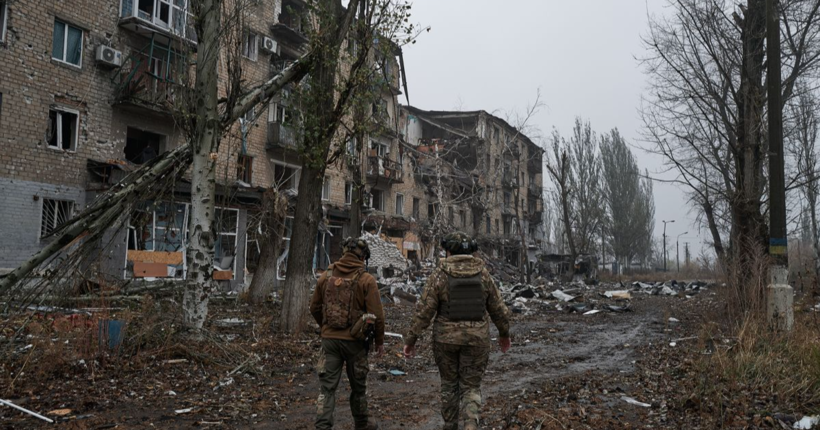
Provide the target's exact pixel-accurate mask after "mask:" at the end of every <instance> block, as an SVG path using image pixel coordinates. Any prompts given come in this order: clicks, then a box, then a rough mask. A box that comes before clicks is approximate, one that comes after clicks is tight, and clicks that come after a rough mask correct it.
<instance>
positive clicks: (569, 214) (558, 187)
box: [546, 129, 578, 261]
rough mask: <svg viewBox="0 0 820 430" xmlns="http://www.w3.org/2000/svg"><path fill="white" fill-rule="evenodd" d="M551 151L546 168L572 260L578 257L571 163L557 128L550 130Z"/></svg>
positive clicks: (563, 236) (563, 237) (564, 239)
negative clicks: (574, 230)
mask: <svg viewBox="0 0 820 430" xmlns="http://www.w3.org/2000/svg"><path fill="white" fill-rule="evenodd" d="M551 143H552V146H551V148H550V149H551V151H547V160H546V168H547V172H549V174H550V179H551V180H552V183H553V185H554V186H555V194H554V197H555V200H556V201H557V204H558V206H559V207H560V208H561V216H560V218H561V227H562V229H561V230H563V234H562V235H561V238H562V242H564V243H566V244H567V246H568V247H569V253H570V255H571V256H572V259H573V261H574V260H575V259H576V258H577V257H578V251H577V248H576V245H575V235H574V234H573V230H572V220H573V218H574V217H575V211H576V208H575V205H574V200H573V199H572V196H571V195H572V186H573V176H572V173H573V172H572V165H571V161H570V155H569V153H568V150H567V148H566V142H565V141H564V140H563V139H562V138H561V135H560V134H559V133H558V130H555V129H553V131H552V142H551Z"/></svg>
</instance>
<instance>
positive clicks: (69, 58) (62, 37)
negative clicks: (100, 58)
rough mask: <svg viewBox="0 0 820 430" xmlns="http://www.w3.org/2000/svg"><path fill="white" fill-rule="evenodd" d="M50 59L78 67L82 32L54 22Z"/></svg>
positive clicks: (60, 22)
mask: <svg viewBox="0 0 820 430" xmlns="http://www.w3.org/2000/svg"><path fill="white" fill-rule="evenodd" d="M4 19H5V18H4ZM51 58H53V59H55V60H57V61H60V62H62V63H66V64H71V65H72V66H77V67H80V65H81V64H80V63H81V62H82V58H83V31H82V30H80V29H79V28H77V27H74V26H73V25H69V24H66V23H65V22H62V21H60V20H54V34H53V37H52V46H51Z"/></svg>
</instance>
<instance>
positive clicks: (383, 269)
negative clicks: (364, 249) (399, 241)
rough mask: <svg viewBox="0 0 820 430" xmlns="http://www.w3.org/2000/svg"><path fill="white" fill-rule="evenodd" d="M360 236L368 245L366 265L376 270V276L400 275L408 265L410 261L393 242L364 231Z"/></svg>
mask: <svg viewBox="0 0 820 430" xmlns="http://www.w3.org/2000/svg"><path fill="white" fill-rule="evenodd" d="M362 238H363V239H364V240H365V242H367V246H368V247H370V260H369V261H368V266H369V267H370V268H374V269H375V270H376V274H377V276H376V277H377V278H383V277H393V276H396V275H401V274H403V273H404V271H406V270H407V268H408V267H410V263H409V262H408V261H407V259H406V258H404V255H402V253H401V251H400V250H399V249H398V248H396V245H395V244H394V243H393V242H389V241H386V240H383V239H382V238H381V237H379V236H377V235H375V234H371V233H365V234H364V235H363V236H362Z"/></svg>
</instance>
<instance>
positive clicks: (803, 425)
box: [794, 415, 820, 430]
mask: <svg viewBox="0 0 820 430" xmlns="http://www.w3.org/2000/svg"><path fill="white" fill-rule="evenodd" d="M817 424H820V415H815V416H813V417H810V416H805V417H803V419H801V420H800V421H798V422H796V423H794V428H796V429H806V430H808V429H813V428H814V426H816V425H817Z"/></svg>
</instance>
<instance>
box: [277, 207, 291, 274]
mask: <svg viewBox="0 0 820 430" xmlns="http://www.w3.org/2000/svg"><path fill="white" fill-rule="evenodd" d="M292 235H293V217H292V216H286V217H285V230H284V232H283V234H282V254H280V255H279V257H277V258H276V279H277V280H279V281H284V280H285V279H286V278H287V274H288V273H287V268H288V254H290V238H291V236H292Z"/></svg>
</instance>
